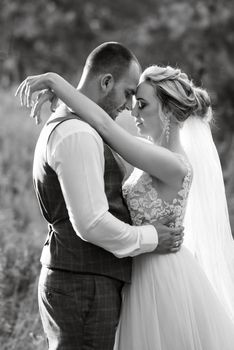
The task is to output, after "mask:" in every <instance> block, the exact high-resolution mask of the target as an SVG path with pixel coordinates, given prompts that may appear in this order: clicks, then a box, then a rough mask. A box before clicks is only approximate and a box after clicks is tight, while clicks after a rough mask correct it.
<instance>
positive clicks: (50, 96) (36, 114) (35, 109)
mask: <svg viewBox="0 0 234 350" xmlns="http://www.w3.org/2000/svg"><path fill="white" fill-rule="evenodd" d="M47 102H50V110H51V112H55V109H56V107H57V103H58V97H57V96H56V95H55V94H54V93H53V92H52V91H51V90H50V89H44V90H42V91H40V92H39V94H38V95H37V97H36V99H35V101H34V102H33V106H32V108H31V112H30V117H31V118H34V119H35V121H36V124H40V122H41V110H42V106H43V105H44V104H45V103H47Z"/></svg>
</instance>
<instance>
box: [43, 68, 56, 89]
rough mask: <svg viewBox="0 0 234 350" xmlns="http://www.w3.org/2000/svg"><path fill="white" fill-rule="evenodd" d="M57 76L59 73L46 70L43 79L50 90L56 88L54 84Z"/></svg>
mask: <svg viewBox="0 0 234 350" xmlns="http://www.w3.org/2000/svg"><path fill="white" fill-rule="evenodd" d="M58 77H59V75H58V74H56V73H52V72H48V73H45V81H46V85H47V86H48V88H49V89H50V90H53V91H54V90H56V86H57V84H58Z"/></svg>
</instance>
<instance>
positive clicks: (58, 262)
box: [33, 112, 132, 282]
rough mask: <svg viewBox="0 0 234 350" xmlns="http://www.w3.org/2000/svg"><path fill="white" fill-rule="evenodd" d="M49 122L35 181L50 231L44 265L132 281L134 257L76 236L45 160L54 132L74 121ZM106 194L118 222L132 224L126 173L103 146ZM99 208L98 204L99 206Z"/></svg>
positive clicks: (38, 155)
mask: <svg viewBox="0 0 234 350" xmlns="http://www.w3.org/2000/svg"><path fill="white" fill-rule="evenodd" d="M64 116H65V115H64V114H63V116H62V118H61V117H60V118H58V119H60V120H59V121H57V122H53V123H50V124H48V123H47V125H46V126H45V127H44V129H43V131H42V132H43V134H44V135H43V138H42V141H40V137H39V141H38V143H37V146H36V150H35V155H34V166H33V182H34V188H35V191H36V195H37V198H38V201H39V206H40V209H41V212H42V214H43V216H44V218H45V219H46V220H47V222H48V224H49V225H48V227H49V232H48V235H47V239H46V242H45V244H44V247H43V250H42V255H41V263H42V265H45V266H47V267H49V268H53V269H61V270H67V271H72V272H77V273H86V274H99V275H105V276H108V277H111V278H115V279H118V280H121V281H124V282H130V279H131V263H132V261H131V258H121V259H119V258H116V257H115V256H114V255H113V254H111V253H110V252H108V251H106V250H104V249H102V248H100V247H98V246H96V245H94V244H91V243H88V242H86V241H83V240H82V239H81V238H79V237H78V236H77V234H76V233H75V231H74V229H73V227H72V225H71V223H70V221H69V216H68V212H67V208H66V204H65V201H64V198H63V195H62V191H61V188H60V183H59V181H58V178H57V174H56V173H55V171H54V170H53V169H52V168H51V167H50V166H49V164H48V163H47V160H46V147H47V143H48V140H49V137H50V135H51V133H52V132H53V130H54V129H55V128H56V127H57V126H58V125H59V124H61V123H62V122H65V121H66V120H68V118H69V119H71V118H72V119H74V116H72V115H71V114H70V113H68V112H67V113H66V118H64ZM104 156H105V173H104V180H105V192H106V196H107V199H108V203H109V211H110V213H111V214H113V215H114V216H115V217H117V218H118V219H120V220H122V221H124V222H126V223H129V224H130V223H131V219H130V215H129V211H128V208H127V206H126V204H125V202H124V200H123V197H122V191H121V187H122V186H121V185H122V180H123V171H122V169H121V168H120V166H119V164H118V163H117V162H116V160H115V158H114V156H113V154H112V152H111V149H110V148H109V147H108V146H107V145H105V144H104ZM97 205H98V203H97Z"/></svg>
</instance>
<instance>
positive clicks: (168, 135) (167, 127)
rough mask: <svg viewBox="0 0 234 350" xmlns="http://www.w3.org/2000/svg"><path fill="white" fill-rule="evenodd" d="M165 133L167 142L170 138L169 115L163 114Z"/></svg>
mask: <svg viewBox="0 0 234 350" xmlns="http://www.w3.org/2000/svg"><path fill="white" fill-rule="evenodd" d="M165 135H166V141H167V143H168V142H169V138H170V117H169V116H168V115H165Z"/></svg>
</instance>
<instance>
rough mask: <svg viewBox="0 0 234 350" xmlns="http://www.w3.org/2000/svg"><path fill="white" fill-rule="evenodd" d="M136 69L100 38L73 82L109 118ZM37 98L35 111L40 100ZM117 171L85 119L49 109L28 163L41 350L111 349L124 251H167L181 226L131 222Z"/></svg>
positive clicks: (128, 98) (124, 99)
mask: <svg viewBox="0 0 234 350" xmlns="http://www.w3.org/2000/svg"><path fill="white" fill-rule="evenodd" d="M140 73H141V68H140V65H139V62H138V60H137V59H136V57H135V56H134V55H133V54H132V53H131V52H130V51H129V50H128V49H127V48H125V47H124V46H123V45H121V44H119V43H114V42H109V43H104V44H102V45H100V46H99V47H97V48H96V49H95V50H94V51H92V52H91V54H90V55H89V56H88V58H87V61H86V64H85V67H84V70H83V74H82V77H81V80H80V83H79V85H78V89H79V90H80V91H81V92H82V93H84V94H85V95H87V96H88V97H89V98H91V99H92V100H93V101H95V102H96V103H97V104H98V105H99V106H101V107H102V108H103V109H104V110H105V111H106V112H107V113H108V114H109V115H110V117H111V118H113V119H115V118H116V117H117V115H118V113H119V112H121V111H122V110H124V109H129V110H130V109H131V108H132V96H133V94H134V93H135V90H136V87H137V84H138V81H139V77H140ZM37 107H38V109H36V110H37V112H36V110H35V111H34V112H35V113H38V110H39V109H40V107H41V104H40V102H38V105H37ZM124 175H125V169H124V166H123V164H122V163H121V162H120V160H119V159H118V158H117V157H116V156H115V155H114V154H113V153H112V151H111V149H110V148H109V147H108V146H107V145H106V144H104V143H103V141H102V139H101V138H100V136H99V135H98V134H97V133H96V131H95V130H94V129H93V128H92V127H91V126H89V125H88V124H87V123H85V122H83V121H82V120H81V119H80V118H79V117H78V116H77V115H75V114H74V113H73V112H72V111H70V110H69V109H68V108H67V107H66V106H65V105H61V106H60V107H59V108H58V109H57V110H56V112H55V113H54V114H52V116H51V117H50V119H49V121H48V122H47V124H46V125H45V126H44V128H43V129H42V132H41V134H40V137H39V139H38V142H37V146H36V150H35V156H34V167H33V180H34V186H35V190H36V194H37V197H38V201H39V205H40V208H41V211H42V213H43V216H44V217H45V219H46V220H47V222H48V224H49V233H48V236H47V239H46V242H45V244H44V247H43V251H42V255H41V264H42V269H41V274H40V280H39V294H38V295H39V309H40V315H41V319H42V323H43V327H44V331H45V333H46V336H47V340H48V345H49V349H50V350H55V349H56V350H58V349H59V350H72V349H74V350H78V349H80V350H81V349H82V350H86V349H87V350H88V349H90V350H91V349H92V350H112V349H113V346H114V338H115V331H116V327H117V324H118V320H119V313H120V306H121V290H122V287H123V284H124V283H129V282H130V281H131V264H132V261H131V257H133V256H136V255H139V254H142V253H147V252H153V251H154V252H155V253H168V252H169V251H176V250H178V249H179V247H178V244H177V245H175V243H176V242H177V243H179V245H180V243H181V242H182V235H183V228H179V229H173V228H169V227H167V226H165V225H163V224H162V223H155V225H154V226H155V227H154V226H152V225H147V226H140V227H136V226H131V218H130V215H129V212H128V209H127V206H126V204H125V202H124V200H123V197H122V193H121V186H122V181H123V178H124ZM168 221H169V220H168ZM175 247H176V248H175Z"/></svg>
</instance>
